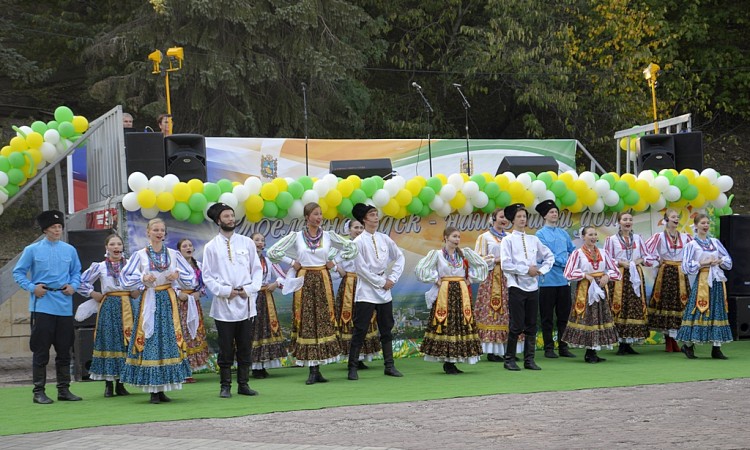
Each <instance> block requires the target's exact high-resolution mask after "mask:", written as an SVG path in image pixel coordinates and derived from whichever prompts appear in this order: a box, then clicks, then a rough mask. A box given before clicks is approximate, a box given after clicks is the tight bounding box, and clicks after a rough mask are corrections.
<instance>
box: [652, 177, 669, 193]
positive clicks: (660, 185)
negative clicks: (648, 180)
mask: <svg viewBox="0 0 750 450" xmlns="http://www.w3.org/2000/svg"><path fill="white" fill-rule="evenodd" d="M669 186H670V185H669V178H667V177H665V176H662V175H659V176H658V177H655V178H654V187H655V188H656V189H658V190H659V192H661V193H664V191H665V190H666V189H667V188H668V187H669Z"/></svg>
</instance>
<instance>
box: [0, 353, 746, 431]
mask: <svg viewBox="0 0 750 450" xmlns="http://www.w3.org/2000/svg"><path fill="white" fill-rule="evenodd" d="M635 348H636V349H637V350H638V351H640V352H641V355H630V356H616V355H615V354H614V351H603V352H600V356H602V357H605V358H607V362H604V363H600V364H586V363H584V362H583V354H584V350H582V349H574V350H573V351H574V353H575V354H576V355H577V356H578V357H577V358H575V359H572V358H570V359H569V358H560V359H546V358H544V357H541V355H540V353H539V352H538V353H537V356H538V358H537V363H538V364H539V365H540V366H541V367H542V369H543V370H542V371H538V372H535V371H531V370H522V371H521V372H509V371H507V370H504V369H503V366H502V364H501V363H494V362H493V363H490V362H487V361H481V362H480V363H479V364H476V365H473V366H469V365H467V364H459V368H460V369H462V370H464V371H465V373H464V374H460V375H446V374H444V373H443V371H442V365H441V364H438V363H427V362H425V361H423V360H422V359H421V358H408V359H399V360H397V361H396V365H397V367H398V369H399V370H401V372H403V373H404V378H392V377H386V376H384V375H383V371H382V361H374V362H372V363H370V364H369V365H370V369H369V370H360V371H359V375H360V379H359V381H348V380H347V379H346V374H347V372H346V366H345V365H344V364H335V365H329V366H324V367H323V369H322V372H323V374H324V375H325V377H326V378H328V380H329V382H328V383H325V384H315V385H313V386H307V385H305V383H304V382H305V380H306V379H307V369H306V368H281V369H274V370H270V371H269V372H270V375H271V376H270V378H267V379H265V380H255V379H251V381H250V386H251V387H253V388H254V389H256V390H257V391H259V392H260V395H258V396H256V397H245V396H239V395H237V394H236V393H235V392H236V384H235V385H233V397H232V398H231V399H221V398H219V397H218V394H219V384H218V375H214V374H202V375H197V376H196V379H197V380H198V382H197V383H195V384H186V385H184V387H183V389H182V390H181V391H175V392H171V393H169V396H170V397H171V398H172V402H171V403H162V404H159V405H152V404H150V403H149V402H148V400H149V395H148V394H145V393H142V392H136V390H135V388H129V389H130V391H131V395H130V396H127V397H113V398H108V399H105V398H104V397H103V396H102V392H103V390H104V383H103V382H80V383H74V384H73V386H72V388H71V390H72V391H73V392H74V393H75V394H77V395H80V396H82V397H83V398H84V400H83V401H82V402H73V403H71V402H58V401H55V403H54V404H52V405H36V404H33V403H32V401H31V397H32V393H31V387H30V386H29V387H20V388H17V387H12V388H2V389H0V398H1V399H2V402H1V403H2V408H1V409H0V435H11V434H21V433H32V432H42V431H54V430H62V429H72V428H82V427H93V426H101V425H121V424H130V423H140V422H157V421H170V420H183V419H199V418H219V417H236V416H243V415H249V414H263V413H269V412H279V411H293V410H303V409H319V408H328V407H334V406H347V405H363V404H374V403H397V402H408V401H418V400H434V399H444V398H455V397H469V396H478V395H491V394H511V393H512V394H519V393H531V392H542V391H569V390H577V389H590V388H602V387H619V386H634V385H643V384H661V383H678V382H685V381H699V380H712V379H727V378H743V377H748V376H750V341H743V342H733V343H730V344H727V345H725V346H724V347H722V349H723V351H724V353H725V354H726V355H727V356H728V357H729V360H726V361H720V360H713V359H711V358H710V352H711V347H710V346H705V345H704V346H700V347H697V351H696V354H697V355H698V356H699V359H697V360H688V359H687V358H685V356H684V355H683V354H681V353H676V354H675V353H665V352H664V351H663V349H664V347H663V346H662V345H651V346H636V347H635ZM30 371H31V369H29V372H30ZM29 376H30V373H29ZM47 394H48V395H49V396H50V397H51V398H52V399H56V390H55V386H54V383H50V384H48V387H47Z"/></svg>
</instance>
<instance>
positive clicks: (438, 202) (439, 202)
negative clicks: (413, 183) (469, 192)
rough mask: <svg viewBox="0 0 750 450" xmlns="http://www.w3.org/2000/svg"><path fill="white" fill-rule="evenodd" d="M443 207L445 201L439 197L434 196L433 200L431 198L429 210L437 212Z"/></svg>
mask: <svg viewBox="0 0 750 450" xmlns="http://www.w3.org/2000/svg"><path fill="white" fill-rule="evenodd" d="M443 205H445V201H444V200H443V199H442V198H440V196H439V195H436V196H435V198H433V199H432V201H431V202H430V209H431V210H433V211H437V210H438V209H440V208H442V207H443Z"/></svg>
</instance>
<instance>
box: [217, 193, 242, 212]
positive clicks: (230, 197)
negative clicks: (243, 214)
mask: <svg viewBox="0 0 750 450" xmlns="http://www.w3.org/2000/svg"><path fill="white" fill-rule="evenodd" d="M219 202H220V203H224V204H227V205H229V206H231V207H232V209H235V208H236V207H237V204H238V203H239V202H238V201H237V197H235V196H234V194H233V193H231V192H225V193H223V194H221V195H220V196H219ZM234 215H235V216H236V215H237V212H236V211H235V213H234Z"/></svg>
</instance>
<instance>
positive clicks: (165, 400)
mask: <svg viewBox="0 0 750 450" xmlns="http://www.w3.org/2000/svg"><path fill="white" fill-rule="evenodd" d="M157 394H158V395H159V401H160V402H162V403H169V402H171V401H172V399H171V398H169V397H167V394H165V393H164V392H158V393H157Z"/></svg>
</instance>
